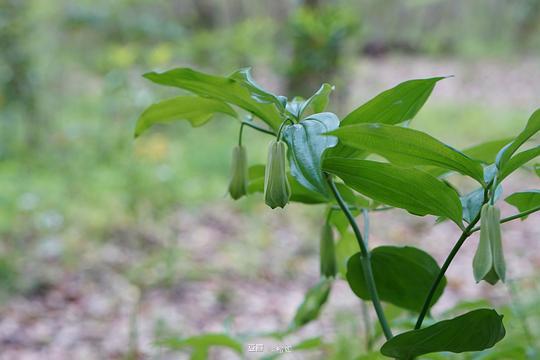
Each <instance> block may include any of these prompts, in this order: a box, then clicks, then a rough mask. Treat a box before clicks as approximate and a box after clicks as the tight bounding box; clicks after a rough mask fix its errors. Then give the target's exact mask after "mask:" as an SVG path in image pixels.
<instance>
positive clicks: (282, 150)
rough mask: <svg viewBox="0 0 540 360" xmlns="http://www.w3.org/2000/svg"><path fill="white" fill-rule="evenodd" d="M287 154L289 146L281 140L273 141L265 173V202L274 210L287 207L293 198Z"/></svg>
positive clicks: (269, 149)
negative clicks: (288, 177) (288, 174)
mask: <svg viewBox="0 0 540 360" xmlns="http://www.w3.org/2000/svg"><path fill="white" fill-rule="evenodd" d="M286 152H287V146H286V144H285V143H284V142H283V141H281V140H278V141H272V142H271V143H270V147H269V148H268V162H267V163H266V170H265V173H264V202H265V203H266V205H268V206H270V207H271V208H272V209H275V208H276V207H281V208H283V207H285V205H287V203H288V202H289V198H290V197H291V187H290V185H289V180H288V179H287V164H286V159H285V155H286Z"/></svg>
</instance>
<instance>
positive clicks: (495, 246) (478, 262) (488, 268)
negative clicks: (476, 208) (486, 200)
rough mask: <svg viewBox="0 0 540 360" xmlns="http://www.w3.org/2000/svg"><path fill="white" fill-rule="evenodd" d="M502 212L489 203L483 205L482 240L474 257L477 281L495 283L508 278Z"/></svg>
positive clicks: (474, 270)
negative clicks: (503, 243)
mask: <svg viewBox="0 0 540 360" xmlns="http://www.w3.org/2000/svg"><path fill="white" fill-rule="evenodd" d="M500 219H501V212H500V210H499V209H498V208H497V207H495V206H493V205H489V204H485V205H484V206H483V207H482V212H481V220H480V221H481V222H480V242H479V243H478V248H477V250H476V254H475V255H474V259H473V272H474V278H475V280H476V282H480V281H481V280H485V281H487V282H488V283H490V284H491V285H495V284H496V283H497V282H498V281H499V280H501V281H502V282H504V281H505V279H506V264H505V261H504V253H503V248H502V241H501V224H500Z"/></svg>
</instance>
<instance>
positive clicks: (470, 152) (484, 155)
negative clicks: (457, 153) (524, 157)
mask: <svg viewBox="0 0 540 360" xmlns="http://www.w3.org/2000/svg"><path fill="white" fill-rule="evenodd" d="M511 141H512V139H511V138H508V139H502V140H493V141H488V142H485V143H482V144H478V145H475V146H471V147H468V148H466V149H464V150H463V153H464V154H465V155H467V156H468V157H470V158H472V159H476V160H479V161H482V162H483V163H486V164H491V163H493V162H494V161H495V158H496V156H497V153H498V152H499V151H500V150H501V149H502V148H503V147H504V146H505V145H507V144H508V143H510V142H511Z"/></svg>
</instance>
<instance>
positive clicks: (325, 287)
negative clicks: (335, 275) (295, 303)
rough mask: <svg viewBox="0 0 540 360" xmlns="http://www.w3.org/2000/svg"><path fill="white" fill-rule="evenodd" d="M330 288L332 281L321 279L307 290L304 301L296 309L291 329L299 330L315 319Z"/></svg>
mask: <svg viewBox="0 0 540 360" xmlns="http://www.w3.org/2000/svg"><path fill="white" fill-rule="evenodd" d="M331 288H332V280H331V279H328V278H322V279H321V280H320V281H319V282H318V283H317V284H316V285H315V286H313V287H312V288H311V289H309V290H308V292H307V293H306V296H305V297H304V301H303V302H302V304H301V305H300V306H299V307H298V310H296V315H295V316H294V319H293V322H292V324H291V328H299V327H301V326H303V325H305V324H307V323H308V322H310V321H312V320H314V319H316V318H317V317H318V316H319V313H320V312H321V309H322V307H323V306H324V304H325V303H326V300H327V299H328V295H329V294H330V289H331Z"/></svg>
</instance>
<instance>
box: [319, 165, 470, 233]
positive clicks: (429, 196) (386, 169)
mask: <svg viewBox="0 0 540 360" xmlns="http://www.w3.org/2000/svg"><path fill="white" fill-rule="evenodd" d="M323 167H324V170H325V171H328V172H330V173H332V174H335V175H337V176H339V177H340V178H341V179H342V180H343V181H344V182H345V184H347V185H348V186H349V187H351V188H352V189H354V190H356V191H358V192H359V193H361V194H364V195H366V196H367V197H370V198H371V199H373V200H376V201H379V202H381V203H384V204H387V205H391V206H394V207H398V208H402V209H405V210H407V211H409V212H411V213H413V214H416V215H420V216H423V215H427V214H432V215H439V216H445V217H447V218H449V219H451V220H453V221H454V222H456V224H458V225H459V226H460V227H461V226H462V225H461V218H462V207H461V202H460V201H459V197H458V195H457V193H456V192H455V191H454V190H453V189H451V188H450V187H448V186H447V185H446V184H444V183H443V182H442V181H440V180H438V179H437V178H435V177H433V176H431V175H429V174H427V173H426V172H424V171H421V170H418V169H412V168H401V167H397V166H395V165H392V164H386V163H380V162H376V161H370V160H355V159H343V158H328V159H325V161H324V166H323Z"/></svg>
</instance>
